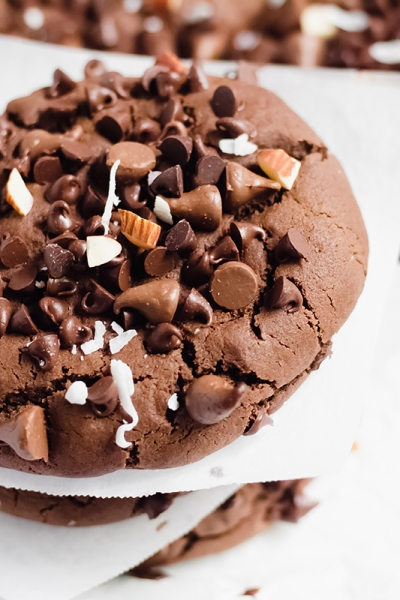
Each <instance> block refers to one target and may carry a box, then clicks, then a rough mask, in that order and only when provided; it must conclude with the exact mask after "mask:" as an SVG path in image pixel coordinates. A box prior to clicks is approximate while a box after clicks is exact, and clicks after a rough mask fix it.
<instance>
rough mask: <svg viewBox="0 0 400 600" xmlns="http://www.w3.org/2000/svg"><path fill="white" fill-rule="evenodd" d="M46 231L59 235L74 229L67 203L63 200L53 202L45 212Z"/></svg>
mask: <svg viewBox="0 0 400 600" xmlns="http://www.w3.org/2000/svg"><path fill="white" fill-rule="evenodd" d="M46 226H47V231H48V232H49V233H55V234H56V235H60V234H61V233H64V231H69V230H71V229H74V226H75V224H74V222H73V220H72V218H71V211H70V208H69V205H68V204H67V203H66V202H64V201H63V200H58V201H57V202H54V203H53V204H52V205H51V206H50V208H49V212H48V213H47V224H46Z"/></svg>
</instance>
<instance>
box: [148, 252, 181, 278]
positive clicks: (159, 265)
mask: <svg viewBox="0 0 400 600" xmlns="http://www.w3.org/2000/svg"><path fill="white" fill-rule="evenodd" d="M174 267H175V260H174V255H173V254H172V252H170V251H169V250H168V249H167V248H164V247H163V246H158V247H157V248H154V249H153V250H150V252H149V253H148V254H147V256H146V258H145V259H144V270H145V271H146V273H147V274H148V275H151V276H152V277H163V276H164V275H166V274H167V273H169V272H170V271H172V269H173V268H174Z"/></svg>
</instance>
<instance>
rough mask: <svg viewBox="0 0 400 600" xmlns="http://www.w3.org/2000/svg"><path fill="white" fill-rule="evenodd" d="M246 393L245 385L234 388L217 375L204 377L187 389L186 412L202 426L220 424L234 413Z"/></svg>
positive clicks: (196, 380) (241, 384)
mask: <svg viewBox="0 0 400 600" xmlns="http://www.w3.org/2000/svg"><path fill="white" fill-rule="evenodd" d="M245 392H246V385H245V384H244V383H240V384H239V385H238V386H236V387H234V386H233V385H232V384H231V383H229V382H228V381H227V380H226V379H223V378H222V377H218V376H217V375H203V377H199V378H198V379H195V380H194V381H193V382H192V383H191V384H190V386H189V387H188V389H187V392H186V398H185V404H186V410H187V411H188V413H189V415H190V416H191V417H192V419H193V420H194V421H196V422H197V423H200V424H201V425H212V424H213V423H219V421H222V420H223V419H226V418H227V417H228V416H229V415H230V414H231V413H232V412H233V411H234V409H235V408H236V407H237V406H238V404H239V403H240V401H241V399H242V397H243V395H244V393H245Z"/></svg>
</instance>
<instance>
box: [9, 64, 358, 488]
mask: <svg viewBox="0 0 400 600" xmlns="http://www.w3.org/2000/svg"><path fill="white" fill-rule="evenodd" d="M85 73H86V78H85V79H84V81H82V82H75V81H72V80H71V79H70V78H69V77H68V76H67V75H66V74H65V73H63V72H61V71H60V70H57V71H56V72H55V74H54V81H53V83H52V84H51V85H50V86H49V87H48V88H45V89H42V90H38V91H36V92H34V93H33V94H31V95H30V96H28V97H26V98H20V99H17V100H14V101H12V102H10V103H9V105H8V106H7V110H6V112H5V114H4V116H2V117H1V118H0V190H1V203H0V214H1V217H0V241H1V247H0V260H1V263H0V267H1V268H0V277H1V279H0V281H1V282H2V285H1V289H2V297H1V298H0V440H1V442H2V443H0V465H1V466H5V467H9V468H13V469H19V470H24V471H29V472H33V473H43V474H53V475H61V476H76V477H86V476H94V475H99V474H102V473H107V472H111V471H115V470H118V469H124V468H141V469H153V468H157V469H158V468H166V467H173V466H178V465H183V464H188V463H190V462H193V461H196V460H199V459H201V458H202V457H204V456H206V455H208V454H210V453H211V452H214V451H216V450H218V449H219V448H222V447H224V446H226V445H227V444H229V443H231V442H232V441H234V440H235V439H237V438H238V437H239V436H241V435H243V434H245V435H249V434H254V433H256V432H257V431H258V429H259V428H260V427H261V426H262V425H264V424H266V422H268V415H269V414H271V413H273V412H274V411H276V410H277V409H278V408H279V407H280V406H281V405H282V403H283V402H284V401H285V400H286V399H287V398H288V397H289V396H290V395H291V393H292V392H293V391H294V390H295V389H296V388H297V387H298V386H299V385H300V384H301V383H302V382H303V381H304V379H305V378H306V377H307V376H308V374H309V373H310V372H311V371H312V370H313V369H315V368H317V367H318V365H319V363H320V362H321V360H322V359H323V358H324V357H325V356H326V354H327V353H328V351H329V348H330V339H331V337H332V335H333V334H334V333H335V332H337V331H338V329H339V328H340V327H341V325H342V324H343V323H344V321H345V320H346V319H347V317H348V316H349V314H350V312H351V311H352V309H353V308H354V306H355V303H356V301H357V298H358V296H359V294H360V293H361V290H362V287H363V284H364V279H365V273H366V263H367V237H366V232H365V229H364V225H363V222H362V218H361V215H360V211H359V209H358V207H357V204H356V202H355V200H354V197H353V194H352V192H351V189H350V186H349V184H348V182H347V179H346V177H345V175H344V173H343V171H342V169H341V167H340V165H339V163H338V161H337V160H336V159H335V158H334V157H333V156H331V155H330V154H329V152H328V150H327V149H326V147H325V146H324V144H323V142H322V141H321V140H320V139H319V138H318V137H317V136H316V135H315V134H314V133H313V132H312V131H311V129H310V128H309V127H308V126H307V125H306V124H305V123H304V122H303V121H302V120H301V119H300V118H299V117H298V116H296V115H295V114H294V113H293V112H292V111H291V110H290V109H289V108H288V107H287V106H286V105H285V104H284V103H283V102H282V101H281V100H279V99H278V98H277V97H276V96H275V95H274V94H272V93H271V92H269V91H267V90H263V89H260V88H256V87H252V86H250V85H248V84H247V83H245V82H243V81H233V80H230V79H218V78H211V77H207V76H206V75H205V74H204V73H203V72H202V70H201V68H200V67H199V66H198V65H195V66H193V67H191V68H190V69H189V70H188V69H187V68H186V67H185V66H184V65H183V64H182V63H181V62H180V61H179V59H177V58H176V57H175V56H174V55H171V54H168V53H167V54H165V55H163V56H162V57H160V59H158V61H157V62H156V64H155V66H154V67H152V68H151V69H149V70H148V71H147V72H146V73H145V74H144V75H143V77H142V79H141V80H136V79H133V78H125V77H123V76H122V75H119V74H118V73H115V72H107V71H106V69H105V67H104V66H103V65H102V64H101V63H99V62H98V61H92V62H91V63H89V64H88V65H87V67H86V71H85Z"/></svg>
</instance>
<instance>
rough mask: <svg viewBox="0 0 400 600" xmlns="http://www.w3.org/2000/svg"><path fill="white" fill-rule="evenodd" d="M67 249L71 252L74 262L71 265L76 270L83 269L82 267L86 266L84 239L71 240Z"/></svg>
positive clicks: (85, 267)
mask: <svg viewBox="0 0 400 600" xmlns="http://www.w3.org/2000/svg"><path fill="white" fill-rule="evenodd" d="M68 250H69V251H70V252H72V254H73V256H74V262H73V265H72V266H73V268H74V269H75V270H76V271H83V270H84V269H87V268H88V264H87V258H86V241H85V240H78V239H76V240H73V241H72V242H71V243H70V244H69V246H68Z"/></svg>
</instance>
